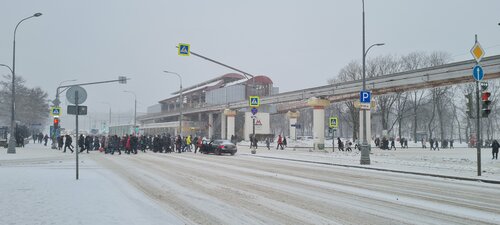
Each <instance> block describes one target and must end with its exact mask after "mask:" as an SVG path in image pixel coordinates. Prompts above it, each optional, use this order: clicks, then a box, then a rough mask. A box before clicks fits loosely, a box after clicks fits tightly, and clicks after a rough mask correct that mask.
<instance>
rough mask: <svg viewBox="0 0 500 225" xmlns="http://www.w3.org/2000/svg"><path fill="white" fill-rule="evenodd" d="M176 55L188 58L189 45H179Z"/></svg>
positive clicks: (189, 52)
mask: <svg viewBox="0 0 500 225" xmlns="http://www.w3.org/2000/svg"><path fill="white" fill-rule="evenodd" d="M177 54H179V55H180V56H189V55H190V54H191V46H190V45H189V44H184V43H179V49H178V52H177Z"/></svg>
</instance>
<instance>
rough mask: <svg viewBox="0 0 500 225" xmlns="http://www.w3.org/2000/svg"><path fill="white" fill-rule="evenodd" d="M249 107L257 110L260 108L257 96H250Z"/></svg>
mask: <svg viewBox="0 0 500 225" xmlns="http://www.w3.org/2000/svg"><path fill="white" fill-rule="evenodd" d="M249 105H250V107H254V108H257V107H259V106H260V97H259V96H250V99H249Z"/></svg>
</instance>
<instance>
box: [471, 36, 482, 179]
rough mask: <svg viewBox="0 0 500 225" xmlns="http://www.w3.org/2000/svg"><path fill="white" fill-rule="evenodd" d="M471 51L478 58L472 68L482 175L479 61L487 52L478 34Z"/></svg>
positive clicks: (478, 172)
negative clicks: (478, 39) (478, 38)
mask: <svg viewBox="0 0 500 225" xmlns="http://www.w3.org/2000/svg"><path fill="white" fill-rule="evenodd" d="M470 53H471V54H472V56H473V57H474V59H475V60H476V66H474V68H473V69H472V76H473V77H474V79H475V80H476V128H477V133H476V136H477V143H476V150H477V175H478V176H481V142H482V138H481V127H480V126H481V117H480V115H479V111H480V109H479V81H481V80H483V77H484V71H483V68H482V67H481V66H480V65H479V62H480V61H481V59H482V58H483V56H484V54H485V52H484V50H483V48H482V47H481V45H480V44H479V42H478V41H477V35H476V36H475V43H474V46H472V49H471V50H470Z"/></svg>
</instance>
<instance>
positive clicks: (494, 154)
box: [491, 140, 500, 160]
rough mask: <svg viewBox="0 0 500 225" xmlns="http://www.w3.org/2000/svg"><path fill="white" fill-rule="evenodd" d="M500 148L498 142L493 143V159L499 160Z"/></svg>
mask: <svg viewBox="0 0 500 225" xmlns="http://www.w3.org/2000/svg"><path fill="white" fill-rule="evenodd" d="M498 148H500V144H499V143H498V141H497V140H493V143H491V153H492V154H493V158H491V159H497V160H498Z"/></svg>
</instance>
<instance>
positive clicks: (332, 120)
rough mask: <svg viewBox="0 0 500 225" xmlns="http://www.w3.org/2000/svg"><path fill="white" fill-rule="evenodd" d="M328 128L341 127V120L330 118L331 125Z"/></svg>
mask: <svg viewBox="0 0 500 225" xmlns="http://www.w3.org/2000/svg"><path fill="white" fill-rule="evenodd" d="M328 126H329V127H330V128H337V127H339V119H338V118H337V117H330V124H329V125H328Z"/></svg>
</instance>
